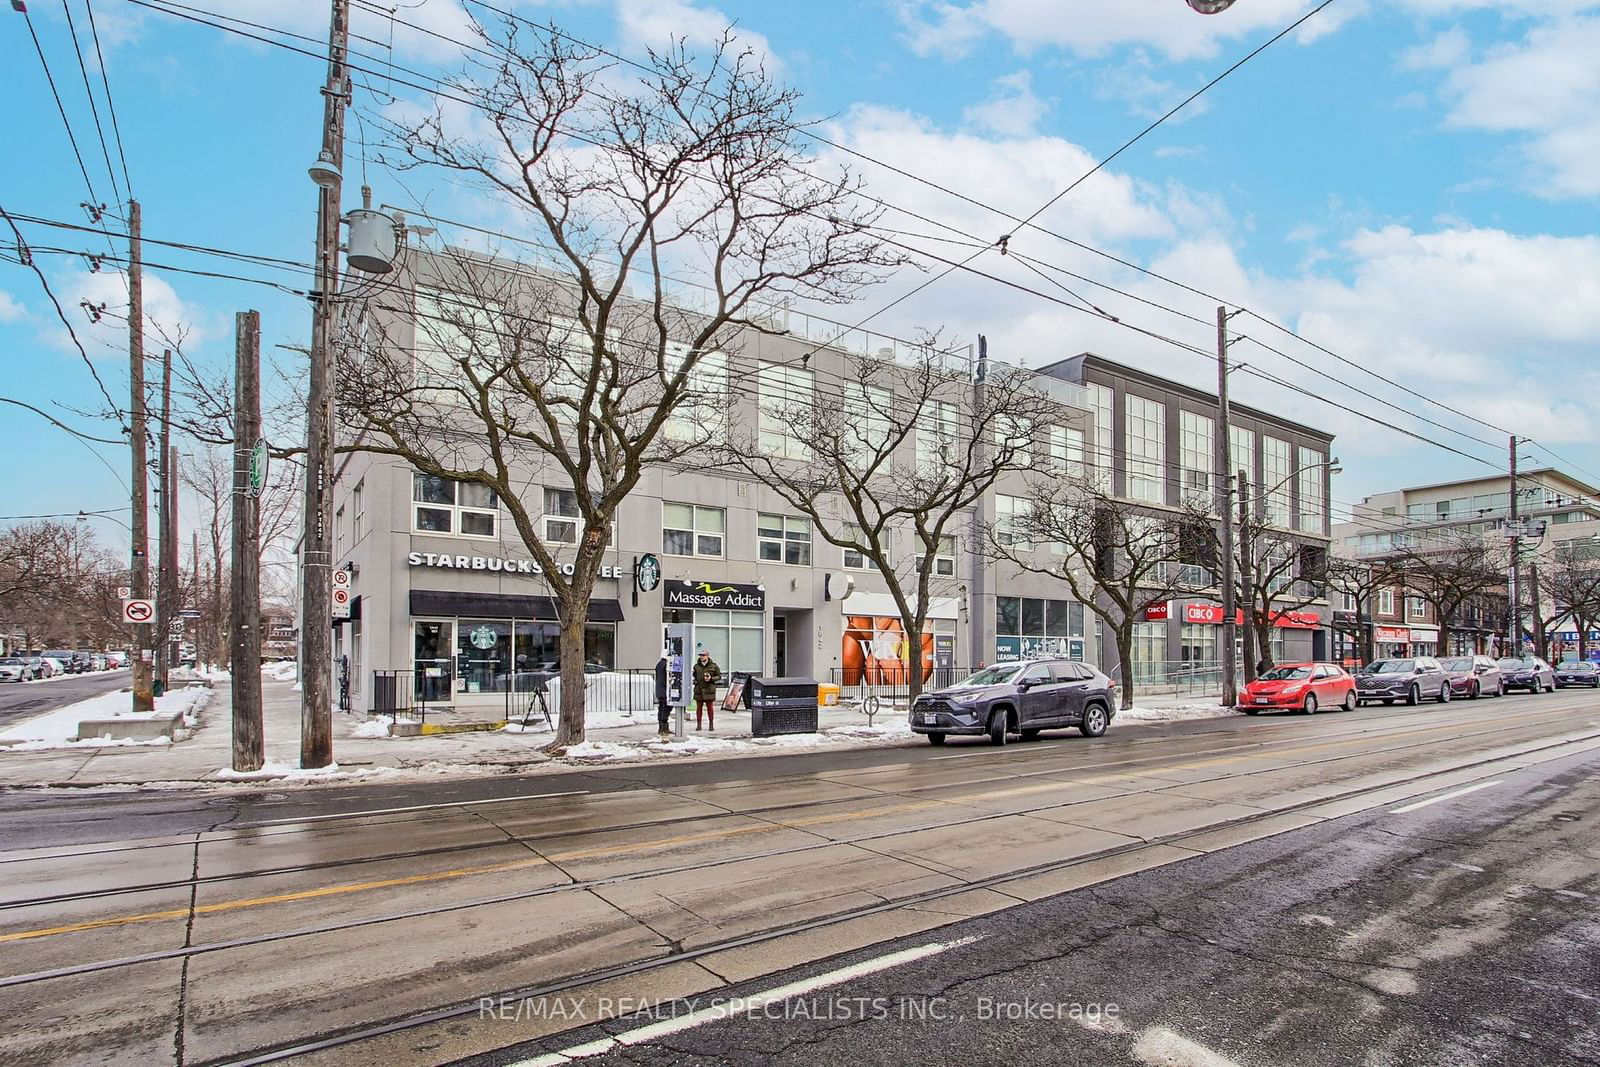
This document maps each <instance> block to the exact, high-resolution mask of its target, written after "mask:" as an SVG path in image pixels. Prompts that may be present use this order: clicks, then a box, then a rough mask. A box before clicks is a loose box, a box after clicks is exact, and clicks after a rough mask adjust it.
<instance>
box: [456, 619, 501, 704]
mask: <svg viewBox="0 0 1600 1067" xmlns="http://www.w3.org/2000/svg"><path fill="white" fill-rule="evenodd" d="M510 674H511V623H510V622H509V621H505V620H490V619H462V620H460V621H459V622H457V623H456V692H458V693H494V692H498V691H500V690H501V689H502V688H503V687H504V686H505V685H506V684H507V682H508V680H509V676H510Z"/></svg>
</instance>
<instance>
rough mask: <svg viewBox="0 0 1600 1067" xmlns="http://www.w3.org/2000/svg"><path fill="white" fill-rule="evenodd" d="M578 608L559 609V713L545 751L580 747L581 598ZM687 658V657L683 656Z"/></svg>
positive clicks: (584, 615) (585, 608)
mask: <svg viewBox="0 0 1600 1067" xmlns="http://www.w3.org/2000/svg"><path fill="white" fill-rule="evenodd" d="M579 603H580V605H581V606H580V607H579V608H578V609H577V610H573V609H572V607H571V606H570V605H563V606H562V610H561V615H562V618H564V619H565V620H566V621H565V622H563V623H562V624H561V639H560V642H559V644H558V647H559V649H560V657H561V710H560V716H559V718H558V719H557V721H556V736H555V740H553V741H551V742H550V744H549V745H548V746H547V749H546V750H547V751H552V752H554V751H557V750H559V749H564V748H566V747H567V746H568V745H578V744H582V743H583V708H584V695H585V694H584V688H583V682H584V677H583V651H584V649H583V634H584V630H585V629H586V627H587V625H588V622H589V601H588V598H587V597H585V598H584V599H583V600H582V601H580V602H579ZM686 658H687V654H686Z"/></svg>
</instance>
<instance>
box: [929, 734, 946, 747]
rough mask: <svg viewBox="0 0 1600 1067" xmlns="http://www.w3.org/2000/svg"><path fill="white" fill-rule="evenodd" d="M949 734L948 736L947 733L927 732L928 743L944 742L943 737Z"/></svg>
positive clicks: (940, 743)
mask: <svg viewBox="0 0 1600 1067" xmlns="http://www.w3.org/2000/svg"><path fill="white" fill-rule="evenodd" d="M949 736H950V735H949V734H929V735H928V744H930V745H942V744H944V741H945V738H947V737H949Z"/></svg>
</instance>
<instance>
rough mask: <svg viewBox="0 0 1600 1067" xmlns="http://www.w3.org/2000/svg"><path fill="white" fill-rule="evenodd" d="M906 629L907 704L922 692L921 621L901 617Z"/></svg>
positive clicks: (912, 701)
mask: <svg viewBox="0 0 1600 1067" xmlns="http://www.w3.org/2000/svg"><path fill="white" fill-rule="evenodd" d="M901 624H902V625H903V626H905V630H906V691H907V693H908V694H909V697H908V700H907V706H910V704H913V703H915V702H916V699H917V696H918V695H919V694H920V693H921V692H922V623H921V622H920V621H919V620H917V619H912V620H910V621H909V622H907V621H906V620H904V619H902V620H901Z"/></svg>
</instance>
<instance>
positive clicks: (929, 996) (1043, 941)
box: [473, 754, 1600, 1067]
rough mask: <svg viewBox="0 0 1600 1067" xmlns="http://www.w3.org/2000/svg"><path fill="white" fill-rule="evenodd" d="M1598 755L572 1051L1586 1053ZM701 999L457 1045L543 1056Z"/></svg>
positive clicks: (1028, 910) (1231, 856)
mask: <svg viewBox="0 0 1600 1067" xmlns="http://www.w3.org/2000/svg"><path fill="white" fill-rule="evenodd" d="M1597 770H1600V759H1596V757H1595V756H1594V755H1593V754H1590V755H1587V756H1583V757H1578V758H1574V759H1568V760H1563V761H1560V762H1559V763H1556V764H1551V765H1546V766H1544V767H1539V768H1534V769H1532V770H1525V771H1520V772H1513V773H1510V774H1506V775H1503V776H1499V780H1498V782H1497V784H1496V785H1494V786H1491V787H1489V788H1486V789H1483V790H1479V791H1476V792H1474V793H1472V794H1470V795H1464V796H1459V797H1456V798H1454V799H1451V800H1446V801H1443V802H1440V803H1438V804H1434V805H1430V806H1428V807H1426V808H1422V809H1418V810H1414V811H1396V810H1395V809H1396V808H1403V807H1404V805H1394V806H1385V807H1383V808H1379V809H1377V810H1375V811H1372V812H1369V813H1367V814H1363V815H1358V816H1349V817H1346V818H1343V819H1339V820H1335V821H1332V822H1329V823H1326V824H1324V825H1321V826H1317V827H1313V828H1309V829H1303V830H1297V831H1292V832H1289V833H1285V834H1281V835H1278V836H1275V837H1271V838H1267V839H1264V840H1261V841H1256V842H1254V843H1251V844H1247V845H1242V846H1239V847H1237V848H1232V849H1227V850H1224V851H1220V852H1216V853H1213V854H1211V855H1209V856H1205V857H1203V858H1198V859H1193V860H1189V861H1187V862H1183V863H1177V864H1172V865H1169V866H1164V867H1160V868H1158V869H1155V870H1151V871H1147V872H1144V873H1141V874H1135V875H1130V876H1128V877H1124V878H1120V879H1117V880H1115V881H1112V882H1108V883H1104V884H1102V885H1099V886H1095V887H1092V888H1087V889H1082V890H1079V891H1077V892H1074V893H1069V894H1064V895H1061V896H1055V897H1050V898H1048V899H1045V900H1041V901H1038V902H1035V903H1031V904H1023V903H1019V904H1018V905H1017V906H1016V907H1013V908H1010V909H1007V910H1005V911H1003V912H999V913H997V914H994V915H990V916H987V917H984V918H981V919H975V920H971V921H967V922H962V923H958V924H955V925H953V926H949V927H946V928H944V929H941V930H939V931H938V932H937V933H936V934H934V935H923V936H919V937H917V938H914V939H908V940H903V941H898V942H894V943H890V944H885V945H879V946H875V947H873V948H872V949H870V950H866V951H863V952H857V953H853V954H850V955H848V956H846V957H844V958H841V959H834V960H829V961H828V962H827V964H826V965H825V966H814V967H808V968H804V969H801V970H797V971H794V972H791V973H786V974H781V975H772V976H770V977H768V978H765V979H763V980H762V981H760V982H758V983H749V984H747V985H745V986H741V987H738V988H736V989H732V990H727V991H723V992H721V993H720V994H719V996H721V997H725V998H732V997H740V996H742V997H756V996H759V994H760V993H761V992H762V991H764V990H767V989H771V988H774V987H781V986H783V985H787V984H792V983H801V982H806V981H807V980H815V979H816V978H817V976H818V975H819V974H829V973H834V972H839V971H842V970H848V969H851V968H855V969H858V970H860V969H869V968H871V967H872V966H873V964H874V961H881V960H883V959H885V958H886V957H888V958H891V959H892V957H893V955H894V954H895V953H903V952H906V951H907V950H912V951H915V950H916V949H919V948H926V947H927V946H929V945H947V944H950V943H951V942H957V941H962V940H968V939H970V941H969V943H967V944H964V945H958V946H956V947H953V948H950V949H947V950H945V951H942V952H938V953H937V954H935V955H930V956H927V957H926V958H923V959H916V960H911V961H909V962H906V963H904V964H902V965H900V966H895V967H891V968H889V969H886V970H883V971H880V972H878V973H873V974H867V975H864V976H863V977H860V978H856V979H853V980H845V981H841V982H838V983H836V984H832V985H828V986H826V987H824V988H818V989H813V990H810V991H807V992H804V993H801V994H800V995H798V996H795V997H792V998H788V999H785V1000H777V1001H772V1002H765V1003H763V1002H759V1001H757V1002H756V1006H755V1007H754V1008H753V1009H752V1010H750V1011H748V1012H746V1013H744V1014H733V1013H732V1012H731V1010H730V1009H729V1008H727V1007H726V1006H725V1007H723V1008H722V1009H721V1010H713V1011H712V1012H711V1015H712V1018H711V1021H709V1022H706V1023H705V1024H704V1025H701V1026H697V1027H691V1028H687V1029H683V1030H680V1031H678V1032H675V1033H664V1034H662V1035H661V1036H659V1037H654V1038H651V1037H649V1036H648V1035H646V1036H645V1038H644V1039H643V1040H640V1041H638V1042H637V1043H631V1042H630V1043H628V1044H625V1045H618V1046H617V1047H615V1048H613V1049H611V1050H609V1051H603V1052H601V1053H600V1054H598V1055H595V1056H592V1057H587V1058H577V1059H576V1060H575V1062H580V1063H583V1064H586V1065H590V1067H616V1065H622V1064H631V1065H637V1064H687V1063H694V1064H724V1063H727V1064H742V1063H762V1064H777V1065H781V1064H796V1065H807V1067H809V1065H813V1064H817V1063H972V1064H1008V1065H1017V1067H1020V1065H1026V1064H1085V1065H1108V1064H1130V1065H1144V1067H1149V1065H1156V1064H1159V1065H1165V1067H1224V1065H1226V1064H1243V1065H1267V1064H1295V1065H1320V1064H1326V1065H1329V1067H1335V1065H1341V1067H1342V1065H1346V1064H1360V1063H1366V1064H1408V1065H1438V1067H1461V1065H1464V1064H1494V1065H1501V1067H1517V1065H1526V1067H1556V1065H1562V1064H1575V1065H1576V1064H1595V1063H1600V863H1597V861H1600V852H1597V847H1596V843H1597V842H1600V776H1597V775H1596V771H1597ZM1447 792H1448V791H1447ZM711 1006H712V1005H711V999H710V998H706V999H705V1000H703V1001H701V1002H699V1003H693V1002H690V1001H680V1002H675V1003H670V1004H660V1005H654V1006H652V1007H651V1009H650V1010H649V1011H648V1012H647V1013H645V1014H643V1015H640V1016H638V1017H636V1018H634V1019H632V1020H629V1021H628V1022H627V1023H616V1024H612V1025H610V1026H607V1027H603V1028H602V1027H591V1028H587V1029H584V1030H580V1031H576V1032H571V1033H567V1034H564V1035H562V1037H561V1039H560V1040H559V1041H552V1042H545V1043H542V1044H537V1045H530V1046H524V1047H520V1048H515V1049H508V1050H505V1051H503V1052H500V1053H497V1054H494V1055H491V1056H484V1057H479V1058H477V1059H476V1060H474V1061H473V1062H474V1064H475V1065H477V1067H488V1065H491V1064H494V1065H498V1064H511V1063H526V1062H528V1061H529V1060H530V1059H532V1060H534V1061H535V1062H537V1059H536V1058H537V1057H538V1056H539V1055H540V1054H542V1053H547V1052H550V1051H558V1050H561V1049H568V1050H570V1049H572V1048H574V1047H575V1046H582V1045H585V1044H590V1043H593V1042H597V1041H603V1040H604V1039H605V1038H606V1037H608V1036H615V1035H624V1034H630V1033H632V1032H636V1031H637V1030H638V1028H639V1027H641V1026H644V1025H649V1024H651V1023H654V1022H666V1021H668V1020H678V1021H682V1020H685V1019H687V1018H688V1017H689V1014H690V1012H692V1011H694V1010H696V1009H702V1010H703V1009H707V1008H710V1007H711Z"/></svg>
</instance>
